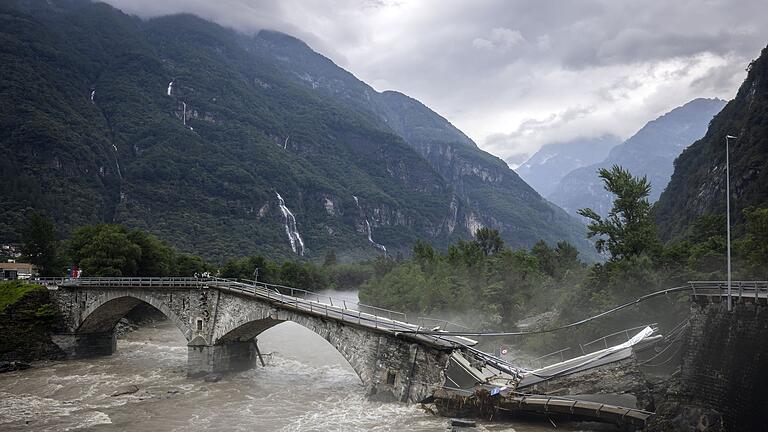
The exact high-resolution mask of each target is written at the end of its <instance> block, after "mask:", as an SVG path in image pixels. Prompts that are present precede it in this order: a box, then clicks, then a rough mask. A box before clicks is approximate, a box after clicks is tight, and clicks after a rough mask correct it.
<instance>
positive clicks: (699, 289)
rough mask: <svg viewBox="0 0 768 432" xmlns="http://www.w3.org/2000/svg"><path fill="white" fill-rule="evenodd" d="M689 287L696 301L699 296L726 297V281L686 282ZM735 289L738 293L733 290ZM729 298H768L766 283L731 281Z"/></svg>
mask: <svg viewBox="0 0 768 432" xmlns="http://www.w3.org/2000/svg"><path fill="white" fill-rule="evenodd" d="M688 285H690V287H691V296H692V297H693V298H694V299H696V298H698V297H699V296H704V297H712V296H719V297H724V296H728V282H727V281H688ZM734 289H737V290H738V293H734V292H733V290H734ZM731 291H732V292H731V296H732V297H738V298H741V299H745V298H753V297H754V299H755V301H757V300H758V299H759V298H760V297H764V298H768V281H731Z"/></svg>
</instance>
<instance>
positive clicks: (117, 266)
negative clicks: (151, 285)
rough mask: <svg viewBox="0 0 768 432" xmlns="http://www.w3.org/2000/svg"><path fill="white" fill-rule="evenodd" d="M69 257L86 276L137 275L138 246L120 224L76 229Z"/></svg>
mask: <svg viewBox="0 0 768 432" xmlns="http://www.w3.org/2000/svg"><path fill="white" fill-rule="evenodd" d="M69 249H70V256H71V257H72V258H73V259H74V262H75V264H77V265H78V266H79V267H80V269H82V270H83V273H84V274H85V275H86V276H136V275H137V273H138V270H139V263H140V260H141V247H140V246H139V245H137V244H136V243H134V242H132V241H131V239H130V237H129V234H128V230H126V229H125V227H123V226H120V225H113V224H101V225H96V226H88V227H84V228H80V229H78V230H76V231H75V232H74V233H73V235H72V238H71V239H70V246H69Z"/></svg>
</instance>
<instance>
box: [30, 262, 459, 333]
mask: <svg viewBox="0 0 768 432" xmlns="http://www.w3.org/2000/svg"><path fill="white" fill-rule="evenodd" d="M35 282H37V283H40V284H42V285H47V286H49V287H52V286H64V287H66V286H77V287H110V288H113V287H124V288H190V287H199V288H208V287H215V288H219V289H224V290H228V291H233V292H238V293H240V294H244V295H251V296H259V297H261V298H266V299H267V300H268V301H272V302H279V303H282V304H284V305H288V306H291V307H293V308H295V309H300V310H303V311H306V312H309V313H312V314H319V315H324V316H326V317H330V318H334V319H339V320H341V321H346V322H350V323H356V324H358V325H366V326H371V327H374V328H376V329H382V330H388V331H394V332H397V331H403V330H409V331H411V332H412V331H413V330H419V329H421V328H422V326H423V323H422V325H421V326H420V325H419V324H417V323H411V322H408V315H407V314H406V313H404V312H398V311H394V310H390V309H385V308H380V307H376V306H371V305H365V304H362V303H359V302H354V301H350V300H347V299H340V298H335V297H332V296H326V295H322V294H320V293H317V292H313V291H307V290H303V289H300V288H294V287H290V286H285V285H278V284H270V283H265V282H254V281H251V280H230V279H224V278H218V277H200V278H195V277H177V278H173V277H125V278H122V277H121V278H115V277H85V278H76V279H68V278H46V279H36V280H35ZM326 300H327V302H326ZM420 318H421V319H422V321H424V320H433V321H436V322H444V323H446V324H444V325H447V323H449V322H448V321H445V320H438V319H433V318H426V317H420ZM453 324H454V325H456V326H459V325H458V324H455V323H453ZM421 337H426V338H429V339H431V340H433V341H435V342H438V341H441V340H444V338H443V337H441V336H439V335H423V334H422V335H421Z"/></svg>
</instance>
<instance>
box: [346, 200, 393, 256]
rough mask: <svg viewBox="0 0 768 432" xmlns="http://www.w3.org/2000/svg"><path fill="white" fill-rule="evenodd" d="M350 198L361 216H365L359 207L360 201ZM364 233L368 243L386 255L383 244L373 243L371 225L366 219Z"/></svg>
mask: <svg viewBox="0 0 768 432" xmlns="http://www.w3.org/2000/svg"><path fill="white" fill-rule="evenodd" d="M352 198H354V200H355V205H356V206H357V210H358V211H360V214H361V215H363V216H365V214H364V213H363V209H362V208H361V207H360V200H358V199H357V197H356V196H354V195H352ZM365 233H366V234H367V235H368V241H369V242H370V243H371V244H372V245H373V247H375V248H376V249H379V250H380V251H382V252H384V254H385V255H386V253H387V248H386V247H385V246H384V245H383V244H380V243H376V242H375V241H373V231H372V230H371V223H370V222H368V218H365Z"/></svg>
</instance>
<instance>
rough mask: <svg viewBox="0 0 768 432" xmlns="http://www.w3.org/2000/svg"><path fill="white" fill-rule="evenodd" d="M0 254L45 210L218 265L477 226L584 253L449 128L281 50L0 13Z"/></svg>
mask: <svg viewBox="0 0 768 432" xmlns="http://www.w3.org/2000/svg"><path fill="white" fill-rule="evenodd" d="M0 38H2V43H0V74H1V75H0V76H2V79H0V150H2V152H3V158H0V175H1V176H2V182H1V183H0V204H1V205H0V241H16V240H18V227H19V226H20V225H21V220H22V219H23V217H24V214H25V213H26V212H27V211H29V210H31V209H35V210H40V211H42V212H44V213H47V214H50V215H51V216H53V217H54V218H55V220H56V222H57V225H58V226H60V227H62V229H63V230H64V231H65V232H69V231H71V230H72V229H74V228H76V227H78V226H81V225H85V224H92V223H97V222H100V221H106V222H119V223H122V224H125V225H126V226H129V227H136V228H141V229H145V230H147V231H150V232H152V233H155V234H157V235H158V236H160V237H161V238H163V239H166V240H168V241H170V242H171V243H172V244H174V245H176V246H177V247H179V248H180V249H181V250H183V251H187V252H194V253H199V254H201V255H203V256H205V257H207V258H213V259H222V258H225V257H230V256H242V255H245V254H248V253H253V252H259V253H263V254H266V255H268V256H271V257H287V256H296V255H304V256H306V257H307V258H310V259H311V258H313V257H321V256H322V254H324V253H325V251H327V250H329V249H331V248H333V249H336V250H337V252H338V253H339V255H340V256H342V257H347V258H360V257H366V256H372V255H375V254H378V253H383V251H384V250H385V249H386V250H388V251H389V252H390V253H394V252H397V251H406V250H409V249H410V246H411V245H412V244H413V242H414V241H415V240H416V239H417V238H422V239H425V240H427V241H429V242H430V243H432V244H434V245H435V246H437V247H445V246H446V245H447V244H448V243H449V242H451V241H453V240H456V239H458V238H467V237H469V236H470V235H471V233H473V232H474V230H475V229H477V228H478V227H480V226H489V227H491V228H496V229H499V230H500V232H501V234H502V236H503V237H504V238H505V240H506V241H507V243H508V244H510V245H512V246H513V247H522V246H531V245H533V244H534V243H535V242H536V241H537V240H538V239H544V240H546V241H549V242H555V241H558V240H568V241H570V242H572V243H574V244H575V245H577V247H579V248H580V249H581V250H583V251H589V250H590V246H589V244H588V243H587V241H586V240H585V239H584V234H583V228H582V226H581V225H580V224H579V223H578V221H576V220H575V219H573V218H571V217H569V216H568V215H567V214H566V213H564V212H563V211H562V210H560V209H559V208H557V207H556V206H554V205H552V204H551V203H549V202H547V201H546V200H544V199H543V198H542V197H541V196H539V195H538V194H537V193H536V192H535V191H534V190H533V189H531V188H530V187H529V186H528V185H527V184H525V182H523V181H522V180H521V179H520V178H519V177H518V176H517V175H516V174H515V173H514V172H513V171H512V170H510V169H508V168H507V166H506V164H505V163H504V162H503V161H501V160H500V159H498V158H496V157H494V156H492V155H490V154H488V153H485V152H483V151H481V150H479V149H478V148H477V146H476V145H475V144H474V143H473V142H472V141H471V140H470V139H469V138H468V137H466V136H465V135H464V134H463V133H461V132H460V131H459V130H458V129H456V128H455V127H453V126H452V125H451V124H450V123H449V122H448V121H446V120H445V119H443V118H442V117H440V116H439V115H437V114H436V113H434V112H432V111H431V110H429V109H428V108H427V107H425V106H424V105H422V104H421V103H419V102H418V101H416V100H414V99H411V98H409V97H407V96H405V95H402V94H399V93H396V92H384V93H378V92H376V91H375V90H373V89H372V88H371V87H369V86H368V85H366V84H365V83H363V82H361V81H359V80H357V79H356V78H355V77H354V76H353V75H351V74H350V73H348V72H347V71H345V70H343V69H341V68H339V67H338V66H336V65H335V64H333V62H331V61H330V60H328V59H327V58H325V57H323V56H321V55H320V54H317V53H315V52H314V51H312V50H311V49H310V48H309V47H308V46H307V45H306V44H304V43H303V42H301V41H299V40H298V39H295V38H293V37H290V36H288V35H284V34H281V33H276V32H270V31H261V32H259V33H258V34H256V35H253V36H249V35H242V34H239V33H236V32H234V31H232V30H229V29H226V28H223V27H220V26H218V25H216V24H213V23H210V22H207V21H204V20H202V19H200V18H197V17H194V16H190V15H176V16H167V17H162V18H157V19H152V20H148V21H142V20H140V19H138V18H136V17H132V16H128V15H125V14H123V13H122V12H120V11H119V10H117V9H114V8H112V7H110V6H108V5H105V4H100V3H91V2H88V1H85V0H56V1H44V0H24V1H21V0H19V1H11V2H4V3H2V5H0Z"/></svg>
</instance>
